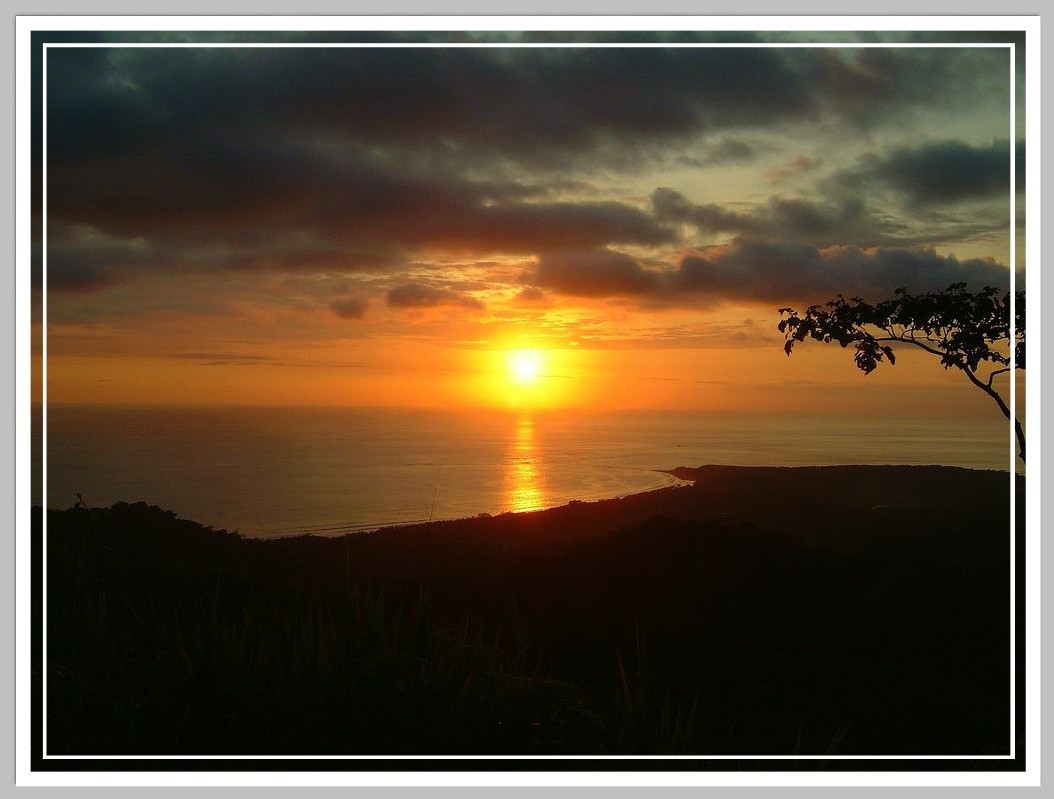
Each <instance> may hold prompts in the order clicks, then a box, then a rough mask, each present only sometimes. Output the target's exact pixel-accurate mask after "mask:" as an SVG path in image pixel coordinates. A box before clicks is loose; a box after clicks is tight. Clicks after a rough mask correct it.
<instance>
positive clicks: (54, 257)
mask: <svg viewBox="0 0 1054 799" xmlns="http://www.w3.org/2000/svg"><path fill="white" fill-rule="evenodd" d="M166 263H167V259H166V258H164V257H163V256H162V255H161V254H159V253H158V252H157V251H156V248H154V247H153V246H152V245H151V244H150V243H149V242H148V241H146V240H144V239H141V238H119V237H115V236H111V235H109V234H107V233H105V232H104V231H101V230H98V229H97V228H93V227H91V226H90V225H71V226H66V225H59V224H56V225H54V226H52V227H51V228H50V229H49V231H48V251H47V272H48V289H49V290H52V291H62V292H90V291H96V290H98V289H102V288H106V287H107V286H111V285H113V284H115V283H117V282H119V281H120V280H121V279H122V277H126V276H127V275H129V274H134V273H135V272H136V271H140V270H144V269H145V270H149V269H151V268H158V267H162V266H164V265H165V264H166ZM42 266H43V265H42ZM34 271H35V270H34ZM41 275H42V271H41V273H40V274H34V282H39V280H40V276H41Z"/></svg>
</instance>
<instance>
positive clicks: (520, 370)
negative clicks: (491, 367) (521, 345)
mask: <svg viewBox="0 0 1054 799" xmlns="http://www.w3.org/2000/svg"><path fill="white" fill-rule="evenodd" d="M509 372H510V373H511V374H512V379H513V380H514V381H515V382H516V383H517V384H518V385H521V386H533V385H535V384H536V383H537V382H538V381H539V379H541V377H542V354H541V353H540V352H538V351H537V350H516V351H515V352H511V353H509Z"/></svg>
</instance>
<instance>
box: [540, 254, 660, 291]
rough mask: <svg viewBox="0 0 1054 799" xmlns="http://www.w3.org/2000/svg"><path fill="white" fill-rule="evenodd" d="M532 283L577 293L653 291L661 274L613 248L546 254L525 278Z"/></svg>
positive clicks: (655, 289) (657, 285)
mask: <svg viewBox="0 0 1054 799" xmlns="http://www.w3.org/2000/svg"><path fill="white" fill-rule="evenodd" d="M521 279H522V280H523V281H524V282H527V283H529V285H531V286H535V287H541V288H547V289H553V290H555V291H557V292H559V293H561V294H568V295H571V296H574V297H612V296H619V295H630V296H633V295H642V294H651V293H654V292H655V291H657V290H658V289H660V287H661V282H662V280H661V275H660V273H658V272H654V271H651V270H648V269H645V268H644V267H643V266H641V265H640V263H638V262H637V261H636V260H635V259H634V258H632V257H630V256H629V255H626V254H625V253H621V252H612V251H611V250H600V251H584V252H566V253H554V254H551V255H543V256H542V257H541V258H539V259H538V266H537V267H536V268H535V269H534V270H533V271H530V272H528V273H527V274H525V275H524V276H523V277H522V278H521Z"/></svg>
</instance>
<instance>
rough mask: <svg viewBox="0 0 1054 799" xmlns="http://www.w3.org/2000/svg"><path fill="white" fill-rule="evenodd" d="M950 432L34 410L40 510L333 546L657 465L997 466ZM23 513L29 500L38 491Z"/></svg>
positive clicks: (986, 447)
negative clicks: (83, 509)
mask: <svg viewBox="0 0 1054 799" xmlns="http://www.w3.org/2000/svg"><path fill="white" fill-rule="evenodd" d="M41 410H42V407H41V406H39V405H38V406H36V407H35V408H34V422H35V429H34V433H35V434H34V460H35V461H36V462H37V463H39V458H40V451H39V445H38V444H37V442H38V441H39V440H40V436H39V435H38V433H39V432H40V422H41V414H40V411H41ZM964 424H966V422H964V420H961V419H948V418H933V417H917V418H911V419H903V418H868V419H860V418H856V417H853V416H851V415H848V414H847V415H846V416H844V417H839V416H831V415H827V416H824V417H823V418H818V417H816V418H813V417H807V416H801V415H793V414H771V413H769V414H765V413H756V412H737V411H721V412H712V411H711V412H705V413H703V412H692V411H685V410H665V411H649V410H623V411H605V412H600V413H598V412H596V411H589V412H580V411H575V410H567V409H564V410H519V411H517V410H509V409H503V408H499V409H488V410H485V411H483V410H476V411H467V410H424V409H413V408H400V409H390V408H389V409H377V408H340V407H334V406H300V407H290V406H263V405H255V406H253V405H208V406H206V405H195V406H186V405H182V406H175V405H169V406H157V405H149V406H143V405H140V406H132V405H49V408H48V449H49V454H48V481H47V492H48V496H47V499H46V504H47V506H48V507H53V508H66V507H70V506H71V505H73V504H74V503H76V502H77V501H78V496H80V497H83V499H84V501H85V502H86V503H87V504H89V505H92V506H108V505H111V504H113V503H115V502H147V503H148V504H154V505H159V506H160V507H163V508H165V509H167V510H172V511H173V512H175V513H177V514H178V515H179V516H181V517H182V518H188V519H192V520H194V521H196V522H200V523H202V524H205V525H208V526H211V527H214V528H217V529H227V530H232V531H235V530H236V531H238V532H239V533H241V534H243V535H248V536H252V537H281V536H292V535H301V534H307V533H312V534H318V535H340V534H344V533H349V532H365V531H368V530H373V529H377V528H379V527H384V526H391V525H400V524H412V523H421V522H428V521H437V520H443V519H456V518H466V517H471V516H478V515H482V514H488V515H496V514H500V513H505V512H523V511H535V510H543V509H547V508H552V507H558V506H560V505H565V504H567V503H568V502H570V501H572V500H580V501H593V500H599V499H609V498H616V497H620V496H626V495H629V494H635V493H640V492H642V491H649V490H653V489H657V488H663V487H667V486H673V485H679V484H681V483H682V481H680V480H679V479H677V478H676V477H674V476H673V475H670V474H668V473H667V472H666V471H665V470H671V469H675V468H677V467H695V466H699V465H702V464H717V465H730V466H821V465H823V466H827V465H833V466H837V465H942V466H959V467H965V468H974V469H996V470H1000V469H1001V470H1004V471H1005V470H1008V465H1009V457H1007V456H1008V452H1009V446H1008V442H1007V441H1006V440H1005V439H1004V437H1003V436H1002V435H1001V433H1002V432H1003V431H1002V429H1001V426H1000V425H999V424H998V423H990V422H988V421H986V420H977V421H974V420H969V424H970V425H971V427H970V428H968V429H969V431H970V433H969V434H968V435H967V434H964V429H967V428H965V427H964ZM1001 456H1003V457H1002V458H1001ZM1000 459H1002V460H1003V461H1004V463H1002V464H1001V463H1000ZM33 503H34V504H45V501H44V497H43V496H42V494H41V486H40V485H39V484H35V485H34V491H33Z"/></svg>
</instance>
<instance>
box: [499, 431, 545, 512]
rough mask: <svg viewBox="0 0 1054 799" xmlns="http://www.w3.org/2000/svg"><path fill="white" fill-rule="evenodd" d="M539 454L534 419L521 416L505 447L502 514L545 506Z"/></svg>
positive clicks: (543, 482) (539, 508)
mask: <svg viewBox="0 0 1054 799" xmlns="http://www.w3.org/2000/svg"><path fill="white" fill-rule="evenodd" d="M541 459H542V458H541V452H540V450H539V449H538V446H537V444H536V442H535V438H534V420H533V419H531V417H529V416H521V417H520V418H519V419H518V420H517V422H516V432H515V434H514V436H513V438H512V442H511V444H510V447H509V456H508V459H507V462H508V468H507V469H506V470H505V486H504V490H503V492H502V493H503V496H502V511H503V512H505V511H512V512H513V513H522V512H525V511H532V510H541V509H543V508H545V507H546V491H545V481H544V478H543V475H542V469H541V468H540V467H541Z"/></svg>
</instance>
